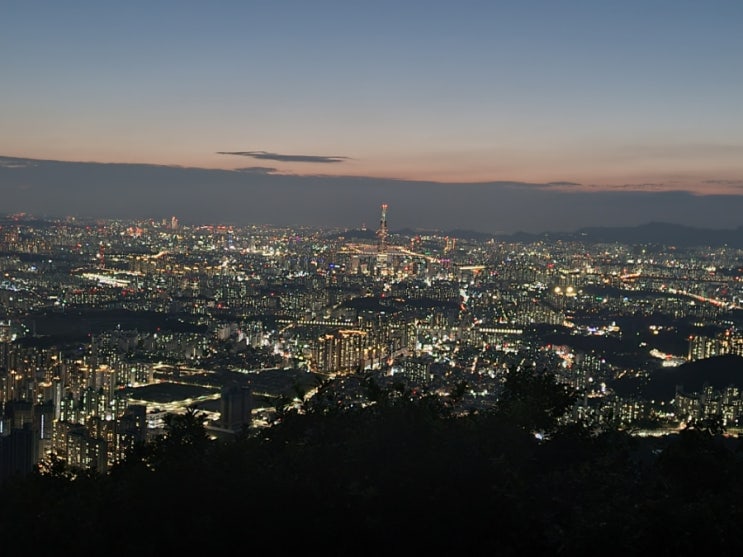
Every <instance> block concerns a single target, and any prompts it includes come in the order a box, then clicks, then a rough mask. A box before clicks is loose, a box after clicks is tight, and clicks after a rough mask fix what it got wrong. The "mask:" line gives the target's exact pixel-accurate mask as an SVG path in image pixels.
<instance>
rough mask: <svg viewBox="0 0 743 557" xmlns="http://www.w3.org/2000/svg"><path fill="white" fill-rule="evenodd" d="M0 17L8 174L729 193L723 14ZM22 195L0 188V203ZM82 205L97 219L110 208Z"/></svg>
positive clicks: (156, 4) (313, 5)
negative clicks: (191, 173)
mask: <svg viewBox="0 0 743 557" xmlns="http://www.w3.org/2000/svg"><path fill="white" fill-rule="evenodd" d="M1 11H2V17H0V53H2V54H3V55H2V56H0V156H2V157H7V158H8V160H16V161H17V160H21V159H23V160H31V159H37V160H46V161H61V162H69V163H91V164H110V163H117V164H127V165H137V168H139V169H140V170H141V171H142V172H146V171H147V168H148V165H152V168H151V170H157V167H160V166H168V167H185V168H192V169H200V170H211V171H214V172H215V173H214V174H213V176H215V177H216V176H219V177H220V178H215V179H217V180H222V179H223V178H224V175H223V174H222V173H223V172H225V171H226V172H231V173H234V174H239V175H240V176H242V177H250V178H251V179H254V180H255V179H258V178H257V177H260V178H261V179H262V180H264V182H265V181H266V180H267V179H268V178H269V177H273V178H278V177H293V178H294V179H295V181H296V182H297V183H302V178H306V179H307V180H306V184H307V185H308V195H309V193H311V192H310V191H309V189H310V188H311V187H313V186H312V185H311V184H316V183H318V180H317V178H318V177H322V176H324V177H328V179H330V178H333V180H332V181H333V182H334V183H338V180H342V179H344V178H349V179H348V180H346V183H347V184H348V187H349V188H358V187H367V188H370V187H376V186H374V185H373V184H376V185H383V186H385V187H388V186H393V189H394V185H395V184H397V186H398V187H399V186H401V185H402V184H414V185H415V188H416V191H418V190H420V191H422V192H425V191H426V190H425V184H448V185H450V186H452V187H460V185H461V187H462V189H460V190H458V191H460V192H466V191H469V190H468V189H467V187H466V186H465V185H469V187H473V185H477V187H480V185H481V184H492V187H493V188H497V187H499V186H498V184H504V183H506V184H509V186H508V187H509V188H513V187H515V186H514V184H521V185H522V186H521V187H522V188H525V189H529V188H531V189H533V190H539V191H544V190H545V189H549V190H550V192H551V193H550V196H553V195H554V192H555V191H560V192H562V193H564V194H565V195H568V196H571V195H572V196H574V197H572V198H565V199H573V200H578V199H580V200H581V203H583V197H585V196H588V197H590V196H591V195H596V197H595V200H596V203H600V202H601V203H603V200H604V199H607V197H606V196H603V195H602V194H603V193H605V192H614V193H616V192H624V193H627V195H635V194H638V193H645V194H650V193H653V194H658V193H661V192H673V193H674V194H679V193H682V192H684V193H687V194H691V195H692V196H693V197H695V198H697V199H698V198H700V197H707V196H729V197H737V196H738V195H742V194H743V101H741V99H742V98H743V62H741V60H743V2H741V1H740V0H706V1H699V0H697V1H687V0H673V1H666V0H623V1H609V0H585V1H582V0H564V1H560V0H550V1H547V0H521V1H498V0H488V1H475V0H458V1H438V0H426V1H403V0H397V1H388V0H376V1H374V2H355V1H350V0H345V1H340V0H315V1H312V2H309V1H299V0H298V1H286V0H271V1H268V0H267V1H250V0H243V1H231V0H224V1H220V0H213V1H208V2H207V1H200V2H198V1H190V0H180V1H161V0H148V1H139V0H129V1H127V2H113V1H110V2H109V1H102V0H98V1H81V0H67V1H65V2H58V1H37V0H23V1H21V0H5V1H4V2H3V3H2V10H1ZM5 166H6V167H7V166H13V165H10V164H9V163H7V161H6V164H5ZM14 166H16V167H18V165H17V164H15V165H14ZM76 168H77V167H76ZM107 168H108V170H109V171H110V172H112V173H115V169H116V168H119V167H114V166H109V167H107ZM202 175H203V174H202ZM367 178H368V179H370V180H365V179H367ZM245 179H248V178H245ZM148 180H153V179H152V178H151V177H150V178H149V179H148ZM113 181H115V180H113ZM63 183H64V181H63V180H60V181H58V182H56V184H57V185H56V186H55V185H54V183H46V184H45V187H62V185H61V184H63ZM148 183H151V184H152V185H153V187H156V181H150V182H148ZM361 183H363V184H364V186H361V185H360V184H361ZM31 185H33V186H34V187H37V188H41V184H36V183H34V184H31V183H30V182H28V176H23V177H20V176H19V174H18V173H17V172H16V173H13V172H8V171H7V168H6V171H5V172H4V173H0V188H4V189H5V190H6V193H7V190H8V189H19V188H26V189H28V188H29V187H31ZM96 187H97V188H98V191H99V197H100V199H101V200H108V199H113V198H114V197H113V196H114V195H117V194H119V195H120V193H121V192H120V191H112V188H109V190H111V191H109V190H107V189H106V184H103V183H98V184H97V186H96ZM194 187H196V186H194ZM204 188H205V189H208V180H207V181H205V182H204ZM595 192H600V194H596V193H595ZM630 192H631V193H630ZM367 193H368V192H367ZM423 195H425V193H423ZM465 195H467V194H465ZM525 195H531V194H529V193H525ZM6 197H10V198H13V195H9V196H6ZM300 198H301V196H300V197H297V198H295V200H296V202H297V203H298V204H299V205H301V200H300ZM369 198H370V199H373V198H374V196H373V195H370V196H369ZM17 199H18V200H19V201H20V200H21V197H17ZM194 199H196V198H194ZM627 199H629V198H627ZM647 199H648V200H650V199H652V198H647ZM24 200H25V198H24ZM290 201H291V200H290ZM328 201H329V202H330V203H331V204H332V200H328ZM384 201H385V200H384V199H380V200H379V201H378V202H377V203H375V209H374V210H373V211H372V212H374V211H376V207H377V206H378V204H379V203H381V202H384ZM563 201H564V200H563ZM24 202H25V201H24ZM444 202H445V201H444ZM547 202H552V201H549V200H546V199H545V200H543V201H540V200H538V199H534V200H533V202H532V203H537V204H539V203H547ZM565 202H566V203H567V201H565ZM196 203H197V205H198V204H199V203H198V202H196ZM290 205H291V203H290ZM299 208H301V207H299ZM299 208H297V214H299ZM21 209H23V207H20V206H13V207H9V210H21ZM90 209H91V210H95V208H94V207H92V206H91V207H90ZM197 209H198V207H191V208H188V210H190V211H192V212H194V215H197V213H196V210H197ZM290 209H291V207H288V206H284V211H285V212H288V213H291V210H290ZM27 210H34V207H33V206H30V207H28V209H27ZM183 210H185V209H183ZM602 210H603V209H602ZM0 211H2V209H1V208H0ZM543 211H546V208H545V209H543ZM520 216H521V218H522V219H526V218H528V216H527V215H520ZM574 217H575V215H570V218H574ZM659 218H663V214H662V213H661V214H659ZM706 218H707V220H708V221H709V222H710V223H713V224H714V223H715V220H714V215H712V214H707V215H706ZM625 220H627V219H625ZM630 220H631V219H630ZM741 220H743V219H741ZM461 221H462V225H463V226H465V225H466V224H467V222H466V221H467V219H466V217H465V216H462V219H461ZM586 222H588V221H586ZM700 222H701V220H700ZM577 224H579V223H577V222H575V221H572V220H571V221H568V220H567V217H566V218H565V219H564V220H563V221H559V220H558V219H554V224H553V225H552V226H554V227H562V228H565V227H568V226H575V225H577ZM591 224H592V223H591ZM740 224H743V222H741V223H740Z"/></svg>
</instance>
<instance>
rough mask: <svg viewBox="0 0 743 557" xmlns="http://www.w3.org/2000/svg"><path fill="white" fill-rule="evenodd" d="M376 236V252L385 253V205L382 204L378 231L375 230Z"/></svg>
mask: <svg viewBox="0 0 743 557" xmlns="http://www.w3.org/2000/svg"><path fill="white" fill-rule="evenodd" d="M377 236H378V237H379V241H378V243H377V251H378V252H379V253H385V252H386V251H387V204H386V203H383V204H382V218H381V219H379V230H377Z"/></svg>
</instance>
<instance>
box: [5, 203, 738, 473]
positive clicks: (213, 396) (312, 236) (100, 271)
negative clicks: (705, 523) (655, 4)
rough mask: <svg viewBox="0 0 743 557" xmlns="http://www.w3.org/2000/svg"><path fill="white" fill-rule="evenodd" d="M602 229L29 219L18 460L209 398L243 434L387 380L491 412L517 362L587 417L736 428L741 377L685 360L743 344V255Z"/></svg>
mask: <svg viewBox="0 0 743 557" xmlns="http://www.w3.org/2000/svg"><path fill="white" fill-rule="evenodd" d="M375 224H376V223H375ZM589 240H590V238H586V239H585V241H578V240H575V241H563V240H557V241H554V242H550V241H548V240H545V239H539V240H538V241H532V242H528V243H524V242H515V241H509V240H506V239H496V238H493V237H483V236H482V235H480V236H478V235H476V234H470V235H469V236H468V235H467V234H465V233H462V235H461V236H453V235H442V234H440V233H433V232H430V233H424V232H399V233H393V232H392V231H391V230H390V228H389V227H388V224H387V206H386V205H382V206H381V217H380V219H379V224H378V226H374V227H370V228H367V227H366V226H363V225H362V226H361V227H360V228H358V229H354V230H328V229H317V230H314V229H289V228H275V227H270V226H243V227H239V226H230V225H220V224H214V225H202V226H184V225H181V224H179V222H178V219H177V218H176V217H169V218H166V219H162V220H158V221H155V220H150V221H145V222H141V221H138V222H124V221H103V220H96V221H84V220H79V219H75V218H67V219H38V218H34V217H32V216H30V215H12V216H8V217H6V218H5V219H4V220H3V221H2V224H1V225H0V254H1V259H0V273H2V282H1V283H0V317H2V320H1V321H0V402H1V403H2V411H3V412H2V417H3V419H2V421H0V440H1V441H2V444H1V445H0V450H1V451H2V454H3V456H4V458H3V462H4V463H5V472H6V474H7V473H10V472H11V471H16V470H18V469H30V468H31V467H33V466H34V465H36V464H37V463H39V462H40V461H42V460H43V459H45V458H48V457H49V456H50V455H54V456H55V457H56V458H59V459H62V460H64V461H65V462H67V463H68V464H70V465H72V466H76V467H82V468H93V469H96V470H99V471H104V470H106V469H108V468H110V466H112V465H113V464H114V463H116V462H117V461H119V460H120V459H121V458H122V456H123V455H124V454H125V452H126V450H127V449H128V448H130V447H131V445H132V443H134V442H137V441H143V440H146V439H147V438H149V437H152V436H156V435H159V434H161V433H162V432H163V425H164V417H165V416H166V415H167V414H168V413H174V412H175V413H178V412H185V411H187V409H188V408H198V409H200V410H201V411H202V412H204V413H205V415H207V416H208V421H207V427H208V429H209V431H210V432H211V434H212V435H214V436H224V435H230V434H232V433H235V432H237V431H241V430H242V429H243V428H245V427H249V428H261V427H269V426H270V425H271V424H272V423H274V422H275V421H276V420H277V419H279V418H280V416H281V415H282V413H283V412H285V411H286V410H287V409H293V410H295V411H300V412H301V410H302V407H303V405H306V404H309V403H310V401H312V403H313V404H333V405H338V406H353V405H364V404H367V403H368V402H369V401H368V399H367V397H366V395H365V392H364V389H363V388H362V386H361V385H362V384H363V381H365V380H368V379H369V378H370V377H371V378H374V380H375V381H376V382H377V384H378V385H381V386H384V385H387V386H391V385H392V386H397V387H398V388H400V387H401V386H404V387H405V388H406V389H407V390H408V394H409V396H423V395H427V394H436V395H438V396H441V397H447V396H450V395H451V394H452V392H453V391H458V392H459V390H461V394H462V396H461V397H459V398H458V399H457V400H458V402H457V405H458V410H459V411H461V412H472V411H478V410H481V409H487V408H488V407H490V406H492V405H493V404H494V402H495V401H496V400H497V399H498V395H499V392H500V389H501V388H502V385H503V381H504V379H505V377H506V376H507V375H508V373H509V371H510V370H514V369H524V370H545V369H546V370H550V371H551V372H553V373H555V374H556V376H557V378H558V379H559V380H560V381H561V382H563V383H564V384H566V385H569V386H570V387H572V388H574V389H576V391H577V392H579V393H580V397H579V398H578V399H577V402H576V404H575V406H574V408H573V409H572V410H571V412H570V413H568V414H567V415H566V416H565V418H564V419H567V420H583V421H586V420H587V421H589V422H590V423H592V424H595V426H596V427H601V426H602V425H610V426H612V427H621V428H626V429H627V430H630V431H633V432H635V433H636V434H638V435H649V434H654V435H657V434H660V433H664V432H669V431H675V430H678V429H679V428H682V427H684V425H685V424H687V423H689V422H691V421H693V420H699V419H703V418H708V417H711V416H718V417H720V418H721V420H722V423H723V425H724V426H725V427H726V428H727V430H728V431H735V430H736V428H737V427H738V425H739V422H740V419H741V414H742V413H743V398H741V394H740V390H739V388H738V384H737V379H736V378H735V377H733V376H730V377H723V375H722V374H721V373H717V375H715V376H714V378H715V381H710V380H709V377H705V376H704V375H703V374H701V373H699V372H697V373H696V374H693V375H689V374H687V375H685V376H682V375H681V374H679V373H678V371H679V370H678V369H677V368H679V366H681V365H685V367H688V366H689V364H690V363H692V362H697V361H699V362H701V361H703V360H705V359H709V358H711V357H713V356H715V357H717V356H723V355H740V354H741V353H743V334H742V333H741V332H740V329H739V321H740V316H739V311H740V310H739V303H740V301H741V299H743V286H741V277H743V269H741V267H740V261H741V259H740V258H741V253H740V251H739V250H737V249H731V248H728V247H726V246H721V247H695V248H678V247H675V246H673V245H665V244H664V245H657V244H656V245H654V244H650V243H648V244H628V245H624V244H621V243H617V242H614V243H611V244H607V243H594V242H590V241H589ZM700 378H701V379H700ZM721 381H722V382H721ZM330 385H332V392H333V396H332V400H328V398H329V397H327V396H326V397H324V398H323V400H322V401H320V400H319V399H318V400H314V401H313V400H312V399H313V397H314V395H315V394H316V393H317V392H318V390H319V388H320V387H321V386H322V387H323V388H325V390H328V387H329V386H330ZM16 437H17V438H18V439H25V441H23V442H21V441H19V440H17V441H14V442H13V441H11V440H12V439H14V438H16ZM19 451H21V452H19Z"/></svg>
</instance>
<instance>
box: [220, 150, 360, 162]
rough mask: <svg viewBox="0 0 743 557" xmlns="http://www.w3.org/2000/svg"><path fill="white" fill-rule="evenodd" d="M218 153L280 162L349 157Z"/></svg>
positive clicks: (329, 159) (248, 152)
mask: <svg viewBox="0 0 743 557" xmlns="http://www.w3.org/2000/svg"><path fill="white" fill-rule="evenodd" d="M217 154H218V155H235V156H240V157H252V158H254V159H260V160H268V161H280V162H312V163H322V164H328V163H337V162H343V161H345V160H349V158H350V157H340V156H329V157H328V156H322V155H283V154H280V153H270V152H268V151H217Z"/></svg>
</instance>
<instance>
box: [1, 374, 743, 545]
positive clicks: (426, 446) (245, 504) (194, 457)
mask: <svg viewBox="0 0 743 557" xmlns="http://www.w3.org/2000/svg"><path fill="white" fill-rule="evenodd" d="M571 400H572V395H571V394H570V393H567V392H566V391H565V390H564V387H561V386H559V385H557V384H556V383H555V382H554V378H553V377H552V376H550V375H537V376H527V375H524V374H517V373H513V374H512V376H511V377H509V381H508V383H507V385H506V390H505V391H504V393H503V396H502V397H501V401H500V403H499V405H498V407H497V408H496V409H495V410H494V411H492V412H489V413H474V412H473V413H470V414H468V415H465V416H455V415H454V413H453V412H452V411H451V406H450V405H449V404H448V403H447V402H446V401H442V400H440V399H438V398H433V397H423V398H414V397H410V396H409V393H406V392H383V391H379V390H377V392H376V403H375V404H373V405H371V406H368V407H366V408H357V409H351V410H337V411H329V410H328V409H324V410H320V409H312V408H309V409H307V412H306V413H304V414H299V413H287V414H286V415H284V416H283V417H282V420H281V422H280V423H279V424H277V425H275V426H273V427H271V428H269V429H266V430H263V431H260V432H257V433H248V432H246V433H245V434H244V435H241V436H238V437H237V438H236V439H234V440H231V441H212V440H210V439H209V438H208V436H207V434H206V430H205V429H204V426H203V423H202V420H201V416H200V414H199V412H197V411H194V412H189V413H187V414H185V415H182V416H176V415H173V416H170V417H169V434H168V436H167V437H163V438H161V439H160V440H158V441H157V442H156V443H152V444H149V445H145V446H141V447H138V448H137V449H136V450H135V451H133V452H132V453H131V454H130V455H129V457H128V458H127V460H126V461H125V462H124V463H122V464H121V465H119V466H117V467H116V468H114V469H113V470H111V472H110V473H109V474H107V475H100V476H99V475H95V474H92V473H74V471H70V470H68V469H66V468H65V466H64V465H63V464H60V463H57V465H56V466H55V467H52V469H50V470H45V471H39V472H37V473H34V474H32V475H31V476H29V477H26V478H21V479H18V480H15V481H13V482H11V483H9V484H7V485H5V486H4V487H3V490H2V491H1V492H0V540H2V543H3V548H4V550H8V552H9V553H10V550H11V549H15V548H19V549H20V548H26V549H32V548H43V549H48V550H55V551H61V552H63V554H67V553H68V552H69V554H76V555H93V554H101V553H103V552H107V553H115V554H124V553H128V554H136V555H138V556H143V555H156V554H163V553H165V552H172V551H188V552H189V553H192V552H206V551H209V552H213V551H215V550H226V549H229V548H238V549H239V550H240V551H241V552H244V553H252V552H256V551H270V552H272V553H278V554H283V553H286V552H294V551H302V552H305V553H306V552H310V553H325V554H329V555H347V554H357V555H358V554H362V555H363V554H375V553H380V552H390V551H394V552H397V551H399V550H407V551H413V552H415V553H416V554H422V553H427V552H435V553H445V552H456V554H462V553H468V552H474V551H476V550H477V551H483V550H486V551H488V552H491V553H495V554H498V555H516V554H540V555H547V554H548V555H587V554H595V553H596V552H597V551H601V552H603V553H605V554H610V555H613V554H620V553H622V554H627V553H628V552H629V553H631V554H635V553H640V552H643V553H644V552H646V551H653V552H654V553H656V554H661V555H676V556H678V555H688V554H691V553H693V552H697V551H699V550H702V549H703V550H704V551H705V553H707V552H721V553H723V554H731V553H733V552H739V551H740V550H741V549H743V538H742V537H741V534H740V533H739V525H740V524H741V523H742V522H741V520H742V519H743V510H742V509H741V505H740V501H742V500H743V461H742V460H741V453H740V451H739V450H738V447H739V442H738V440H737V439H730V438H725V437H724V436H721V435H720V434H719V431H718V430H717V429H716V428H715V427H711V426H710V425H709V424H702V425H703V426H704V427H702V426H697V427H689V428H688V429H686V430H685V431H683V432H681V433H680V434H679V435H678V436H674V437H669V438H664V439H657V440H647V439H639V438H635V437H631V436H629V435H628V434H626V433H623V432H619V431H603V432H594V431H592V430H590V429H589V428H587V427H584V426H582V425H580V424H571V425H559V423H560V422H559V417H560V416H561V415H562V414H563V413H564V412H565V411H566V410H567V408H568V407H569V406H570V403H571ZM713 425H714V424H713ZM536 430H538V431H540V432H543V433H545V434H546V439H547V440H540V439H539V438H537V437H536V436H535V435H534V432H535V431H536ZM483 548H484V549H483Z"/></svg>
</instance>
